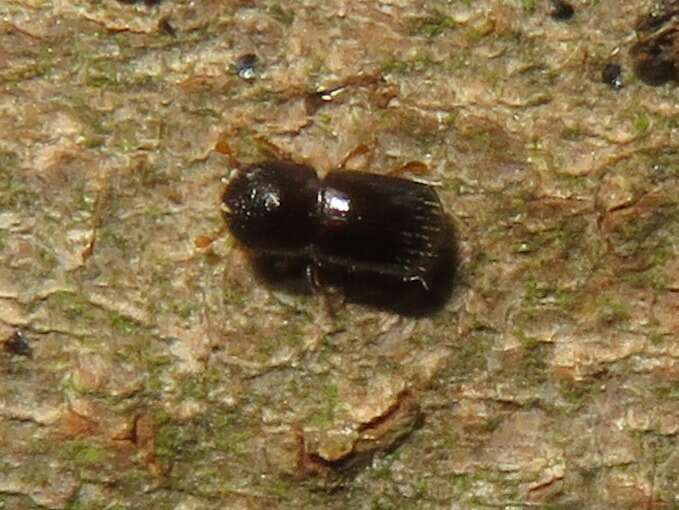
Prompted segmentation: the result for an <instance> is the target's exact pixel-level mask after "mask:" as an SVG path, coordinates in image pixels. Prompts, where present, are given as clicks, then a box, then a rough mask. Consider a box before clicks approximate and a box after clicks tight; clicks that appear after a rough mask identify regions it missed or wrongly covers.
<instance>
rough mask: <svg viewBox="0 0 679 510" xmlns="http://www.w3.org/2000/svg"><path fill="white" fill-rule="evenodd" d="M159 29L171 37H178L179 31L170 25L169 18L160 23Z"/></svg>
mask: <svg viewBox="0 0 679 510" xmlns="http://www.w3.org/2000/svg"><path fill="white" fill-rule="evenodd" d="M158 29H159V30H160V31H161V32H163V33H164V34H167V35H169V36H170V37H176V35H177V31H176V30H175V29H174V27H173V26H172V25H171V24H170V20H169V19H167V18H163V19H161V20H160V21H159V22H158Z"/></svg>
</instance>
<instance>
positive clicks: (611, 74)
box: [601, 63, 624, 89]
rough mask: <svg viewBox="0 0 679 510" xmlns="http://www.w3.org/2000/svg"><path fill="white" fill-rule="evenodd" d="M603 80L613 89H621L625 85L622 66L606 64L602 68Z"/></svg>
mask: <svg viewBox="0 0 679 510" xmlns="http://www.w3.org/2000/svg"><path fill="white" fill-rule="evenodd" d="M601 81H602V82H603V83H605V84H606V85H608V86H609V87H611V88H612V89H621V88H622V87H623V86H624V83H623V80H622V67H620V65H619V64H611V63H608V64H606V65H605V66H604V68H603V69H602V70H601Z"/></svg>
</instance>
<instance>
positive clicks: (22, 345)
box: [4, 331, 33, 357]
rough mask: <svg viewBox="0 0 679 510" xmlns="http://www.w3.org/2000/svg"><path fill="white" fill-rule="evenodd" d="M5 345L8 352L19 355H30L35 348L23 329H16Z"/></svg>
mask: <svg viewBox="0 0 679 510" xmlns="http://www.w3.org/2000/svg"><path fill="white" fill-rule="evenodd" d="M4 346H5V350H6V351H7V352H9V353H11V354H16V355H18V356H28V357H30V356H31V355H32V354H33V349H32V348H31V346H30V345H29V344H28V341H27V339H26V337H25V336H24V334H23V333H22V332H21V331H15V332H14V334H13V335H12V336H10V337H9V338H8V339H7V340H5V342H4Z"/></svg>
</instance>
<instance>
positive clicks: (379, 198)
mask: <svg viewBox="0 0 679 510" xmlns="http://www.w3.org/2000/svg"><path fill="white" fill-rule="evenodd" d="M222 210H223V214H224V219H225V221H226V223H227V225H228V227H229V230H230V231H231V233H232V234H233V236H234V237H235V238H236V239H237V240H238V241H239V242H240V243H241V244H242V245H243V246H244V247H245V248H246V249H247V250H249V252H250V253H251V255H252V257H253V263H254V268H255V270H256V272H257V274H258V275H259V276H260V277H261V278H263V279H264V280H265V281H267V282H268V283H270V284H274V285H279V286H282V287H284V288H288V289H290V288H294V289H295V290H298V291H300V290H304V289H303V283H304V282H305V280H306V282H308V283H309V284H311V285H310V286H311V288H325V287H330V288H335V289H339V290H340V291H341V292H342V293H343V294H344V296H345V297H346V298H347V299H349V300H351V301H355V302H359V303H363V304H368V305H372V306H376V307H380V308H385V309H388V310H391V311H395V312H398V313H401V314H404V315H413V316H417V315H423V314H427V313H431V312H433V311H435V310H436V309H438V308H440V307H441V306H442V305H443V304H444V303H445V301H446V300H447V298H448V296H449V295H450V292H451V291H452V285H453V279H454V276H455V269H456V250H455V241H454V233H453V229H452V225H451V223H450V220H449V218H448V216H447V215H446V214H445V213H444V211H443V207H442V206H441V202H440V200H439V198H438V195H437V194H436V191H435V190H434V189H433V188H432V187H431V186H428V185H426V184H421V183H419V182H415V181H411V180H407V179H401V178H397V177H389V176H383V175H377V174H368V173H363V172H355V171H344V170H342V171H334V172H330V173H329V174H328V175H327V176H326V177H325V178H323V179H320V178H319V177H318V175H317V174H316V172H315V170H314V169H313V168H311V167H309V166H305V165H300V164H295V163H290V162H285V161H268V162H264V163H258V164H254V165H251V166H248V167H246V168H244V169H241V170H238V171H237V173H236V175H235V176H234V177H233V178H232V179H231V181H230V182H229V184H228V185H227V188H226V190H225V191H224V194H223V196H222ZM307 288H308V287H307Z"/></svg>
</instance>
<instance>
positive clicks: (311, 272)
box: [306, 261, 342, 319]
mask: <svg viewBox="0 0 679 510" xmlns="http://www.w3.org/2000/svg"><path fill="white" fill-rule="evenodd" d="M320 270H321V267H320V265H319V263H318V262H316V261H312V262H310V263H309V264H308V265H307V267H306V277H307V281H308V282H309V287H310V288H311V291H312V292H313V293H314V294H315V295H317V296H318V297H319V298H320V300H321V302H322V306H323V309H324V310H325V313H326V315H327V316H328V317H329V318H331V319H334V318H335V317H336V316H337V307H338V306H340V305H341V304H342V295H341V294H340V293H339V292H337V290H336V289H333V288H329V287H328V286H325V285H323V282H322V281H321V276H320Z"/></svg>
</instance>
